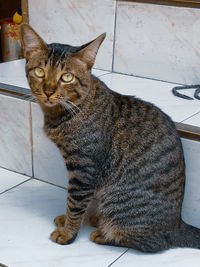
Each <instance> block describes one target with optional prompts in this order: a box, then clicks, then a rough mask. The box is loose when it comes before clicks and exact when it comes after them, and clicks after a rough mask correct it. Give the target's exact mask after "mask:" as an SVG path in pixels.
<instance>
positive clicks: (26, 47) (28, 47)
mask: <svg viewBox="0 0 200 267" xmlns="http://www.w3.org/2000/svg"><path fill="white" fill-rule="evenodd" d="M20 31H21V40H22V46H23V51H24V57H25V58H26V59H28V58H29V57H30V56H31V55H32V54H33V53H35V52H38V51H47V50H48V48H47V45H46V43H45V42H44V41H43V40H42V38H41V37H40V36H39V35H38V34H37V33H36V31H35V30H34V29H33V28H32V27H31V26H30V25H29V24H26V23H22V24H21V25H20Z"/></svg>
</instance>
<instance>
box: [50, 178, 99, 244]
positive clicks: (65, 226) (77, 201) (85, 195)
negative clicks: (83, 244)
mask: <svg viewBox="0 0 200 267" xmlns="http://www.w3.org/2000/svg"><path fill="white" fill-rule="evenodd" d="M70 176H71V177H70V179H69V187H68V197H67V214H66V215H61V216H58V217H56V218H55V220H54V221H55V223H56V224H57V226H58V228H57V229H56V230H55V231H54V232H53V233H52V234H51V239H52V240H53V241H55V242H56V243H59V244H63V245H64V244H70V243H71V242H73V241H74V239H75V238H76V236H77V233H78V231H79V229H80V226H81V223H82V220H83V217H84V214H85V211H86V209H87V207H88V204H89V202H90V201H91V199H92V198H93V195H94V189H93V188H92V186H91V182H90V179H88V178H85V177H84V178H83V177H82V178H81V177H80V178H76V177H78V176H74V174H73V176H72V175H70Z"/></svg>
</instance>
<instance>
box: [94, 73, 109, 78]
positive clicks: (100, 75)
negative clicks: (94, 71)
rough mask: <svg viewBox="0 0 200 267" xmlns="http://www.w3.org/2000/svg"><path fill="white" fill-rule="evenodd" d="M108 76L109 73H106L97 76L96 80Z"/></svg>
mask: <svg viewBox="0 0 200 267" xmlns="http://www.w3.org/2000/svg"><path fill="white" fill-rule="evenodd" d="M108 74H110V73H109V72H108V73H104V74H101V75H99V76H97V78H99V77H102V76H105V75H108Z"/></svg>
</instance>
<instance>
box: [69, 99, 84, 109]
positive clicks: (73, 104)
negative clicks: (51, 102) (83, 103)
mask: <svg viewBox="0 0 200 267" xmlns="http://www.w3.org/2000/svg"><path fill="white" fill-rule="evenodd" d="M66 101H67V102H68V103H70V104H71V105H72V106H74V107H75V108H77V109H78V110H79V111H80V112H82V110H81V109H80V108H79V107H78V106H77V105H76V104H75V103H73V102H71V101H70V100H66Z"/></svg>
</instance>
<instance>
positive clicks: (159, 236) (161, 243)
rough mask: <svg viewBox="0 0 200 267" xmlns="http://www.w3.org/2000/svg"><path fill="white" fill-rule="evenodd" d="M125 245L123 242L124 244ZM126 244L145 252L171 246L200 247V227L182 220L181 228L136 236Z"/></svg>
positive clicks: (161, 249)
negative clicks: (139, 237) (138, 237)
mask: <svg viewBox="0 0 200 267" xmlns="http://www.w3.org/2000/svg"><path fill="white" fill-rule="evenodd" d="M122 245H123V244H122ZM125 246H129V247H132V248H134V249H137V250H141V251H143V252H158V251H163V250H166V249H169V248H175V247H182V248H183V247H185V248H186V247H187V248H198V249H200V229H198V228H196V227H194V226H191V225H188V224H186V223H184V222H183V221H182V223H181V226H180V228H178V229H174V230H172V231H169V232H167V233H154V234H153V235H150V236H144V237H143V238H141V239H138V240H136V238H135V237H133V239H131V240H130V243H129V244H126V245H125Z"/></svg>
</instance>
